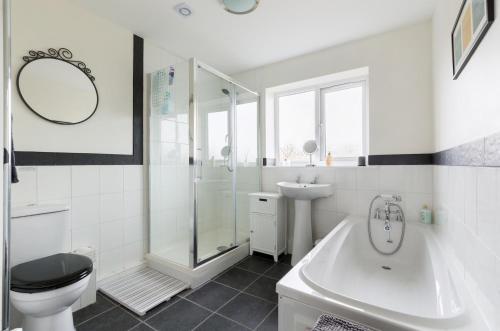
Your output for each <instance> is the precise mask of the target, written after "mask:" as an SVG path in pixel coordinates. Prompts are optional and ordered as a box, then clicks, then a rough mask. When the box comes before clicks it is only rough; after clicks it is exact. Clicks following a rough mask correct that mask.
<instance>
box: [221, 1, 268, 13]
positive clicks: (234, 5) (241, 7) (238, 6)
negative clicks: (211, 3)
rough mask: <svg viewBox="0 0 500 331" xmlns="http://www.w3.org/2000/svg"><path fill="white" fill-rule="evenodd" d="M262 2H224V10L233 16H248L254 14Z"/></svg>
mask: <svg viewBox="0 0 500 331" xmlns="http://www.w3.org/2000/svg"><path fill="white" fill-rule="evenodd" d="M259 2H260V0H222V4H223V5H224V9H226V10H227V11H228V12H230V13H231V14H237V15H242V14H248V13H251V12H253V11H254V10H255V9H256V8H257V6H258V5H259Z"/></svg>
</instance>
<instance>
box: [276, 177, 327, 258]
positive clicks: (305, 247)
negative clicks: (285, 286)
mask: <svg viewBox="0 0 500 331" xmlns="http://www.w3.org/2000/svg"><path fill="white" fill-rule="evenodd" d="M317 181H318V178H315V179H314V181H313V182H314V183H311V184H307V183H290V182H279V183H278V184H277V185H278V187H279V188H280V191H281V194H283V195H284V196H286V197H287V198H291V199H294V200H295V224H294V231H293V248H292V265H295V264H297V262H299V261H300V260H301V259H302V258H303V257H304V256H305V255H306V254H307V253H309V251H310V250H311V249H312V248H313V240H312V226H311V201H312V200H315V199H319V198H326V197H329V196H331V195H332V194H333V187H332V185H330V184H316V182H317Z"/></svg>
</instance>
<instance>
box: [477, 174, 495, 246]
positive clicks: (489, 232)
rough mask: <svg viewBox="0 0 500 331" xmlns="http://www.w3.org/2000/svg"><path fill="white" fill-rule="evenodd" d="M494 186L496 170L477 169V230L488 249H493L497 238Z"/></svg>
mask: <svg viewBox="0 0 500 331" xmlns="http://www.w3.org/2000/svg"><path fill="white" fill-rule="evenodd" d="M496 184H497V182H496V169H494V168H478V169H477V230H478V235H479V237H480V238H481V239H482V240H484V242H485V244H486V245H488V246H489V247H494V245H495V241H496V240H497V237H498V235H497V231H496V230H497V223H498V221H497V216H498V213H497V209H498V200H497V196H496V194H497V192H496Z"/></svg>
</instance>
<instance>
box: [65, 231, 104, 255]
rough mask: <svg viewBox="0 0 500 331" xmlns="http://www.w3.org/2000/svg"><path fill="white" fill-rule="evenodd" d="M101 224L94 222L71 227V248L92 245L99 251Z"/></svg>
mask: <svg viewBox="0 0 500 331" xmlns="http://www.w3.org/2000/svg"><path fill="white" fill-rule="evenodd" d="M99 236H100V233H99V224H92V225H88V226H82V227H77V228H76V227H74V228H72V229H71V248H72V249H77V248H80V247H85V246H90V247H93V248H95V249H96V251H97V254H98V253H99V243H100V241H99Z"/></svg>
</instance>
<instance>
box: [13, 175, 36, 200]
mask: <svg viewBox="0 0 500 331" xmlns="http://www.w3.org/2000/svg"><path fill="white" fill-rule="evenodd" d="M17 176H18V178H19V182H18V183H13V184H12V186H11V187H12V188H11V189H12V206H14V207H15V206H26V205H30V204H35V203H36V202H37V193H36V192H37V189H36V186H37V179H36V176H37V171H36V168H35V167H17Z"/></svg>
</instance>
